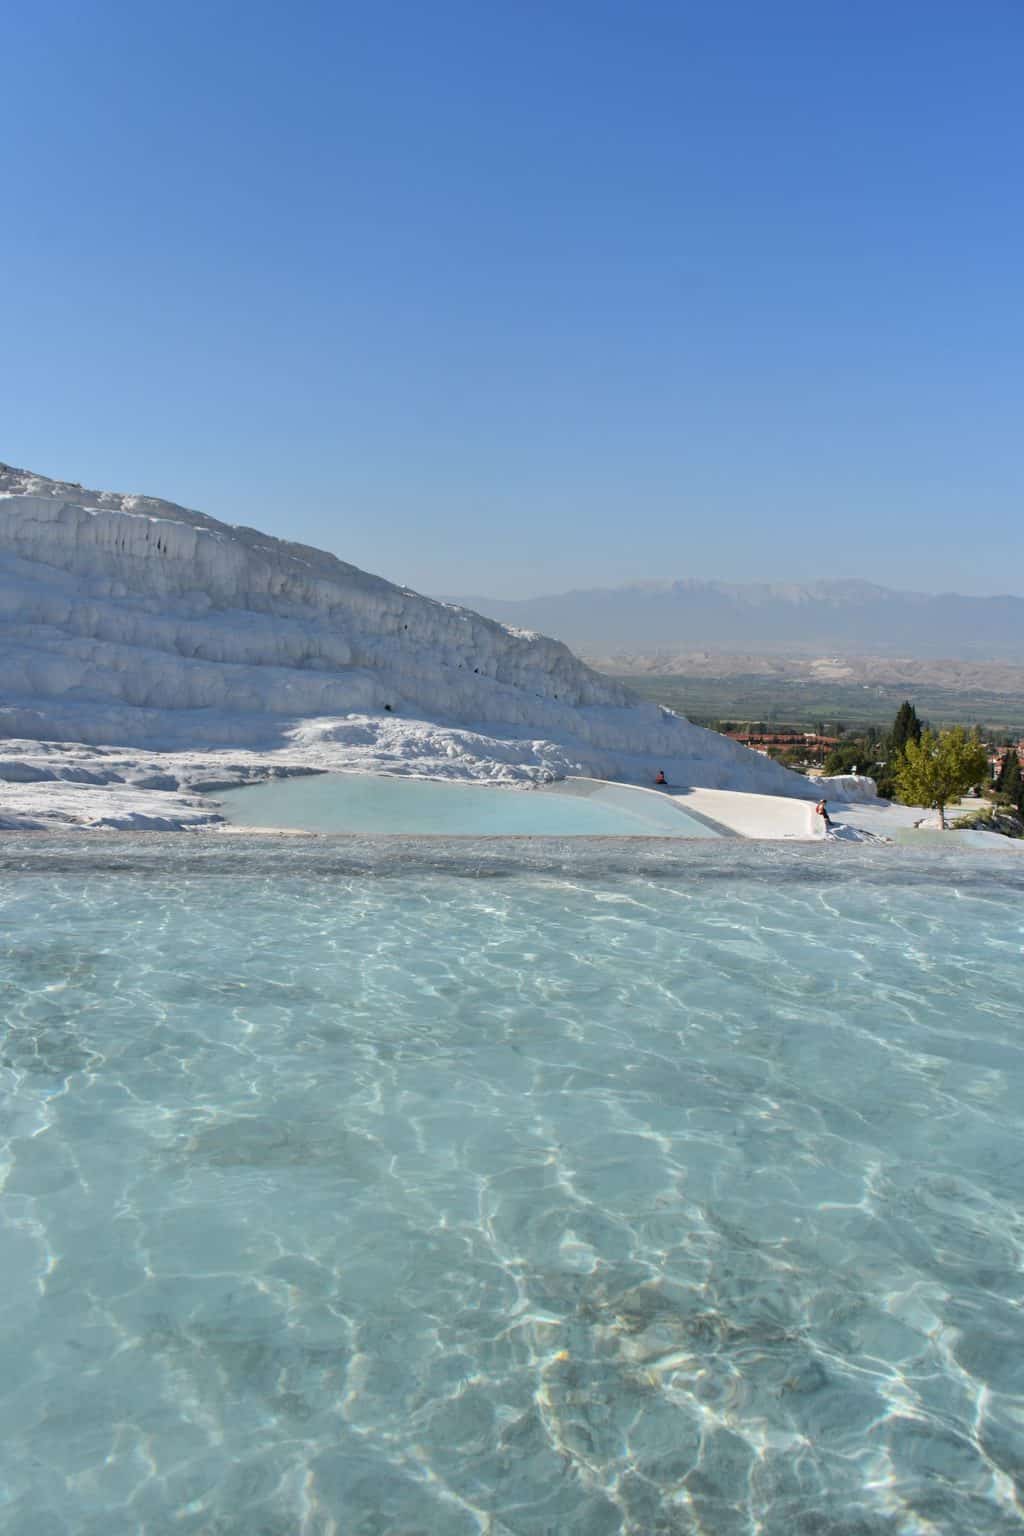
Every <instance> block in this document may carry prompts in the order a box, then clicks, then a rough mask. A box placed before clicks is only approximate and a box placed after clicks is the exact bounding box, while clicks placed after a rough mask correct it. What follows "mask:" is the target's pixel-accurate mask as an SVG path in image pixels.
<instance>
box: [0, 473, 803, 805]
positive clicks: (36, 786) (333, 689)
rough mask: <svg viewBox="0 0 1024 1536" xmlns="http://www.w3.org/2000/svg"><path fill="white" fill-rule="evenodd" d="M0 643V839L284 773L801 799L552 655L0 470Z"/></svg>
mask: <svg viewBox="0 0 1024 1536" xmlns="http://www.w3.org/2000/svg"><path fill="white" fill-rule="evenodd" d="M0 638H2V645H3V655H4V667H3V675H2V677H0V738H4V739H3V740H2V741H0V786H2V789H0V825H8V826H11V825H21V826H27V825H37V826H59V825H68V824H69V823H70V824H80V825H93V826H97V825H99V826H121V827H130V826H154V825H158V826H162V827H167V826H188V825H195V824H200V823H202V822H204V821H208V820H209V819H210V818H211V816H214V815H215V808H214V807H213V806H212V805H211V804H210V802H209V801H203V800H200V799H198V798H197V795H196V793H195V792H196V791H197V790H198V789H200V788H202V787H210V785H211V784H214V783H229V782H233V783H237V782H240V781H241V782H244V781H247V780H251V779H256V778H261V777H266V776H267V775H268V774H272V773H276V772H288V771H289V770H296V769H298V770H302V769H347V770H352V769H361V770H365V771H369V772H375V773H376V772H388V773H404V774H410V773H411V774H418V775H423V776H426V777H436V778H449V779H451V778H463V779H477V780H483V781H491V782H497V783H507V784H515V783H520V784H523V785H528V784H530V783H537V782H545V781H550V780H551V779H553V778H559V777H562V776H564V775H576V774H583V775H593V776H596V777H599V778H606V779H612V780H620V781H624V782H633V783H640V784H649V783H650V782H651V781H652V779H653V776H654V774H655V772H656V771H657V770H658V769H663V770H664V771H665V773H666V774H667V776H668V779H669V782H670V783H672V784H675V785H680V786H687V787H690V786H701V787H705V788H711V789H719V790H735V791H741V792H747V793H753V794H757V795H770V796H782V797H786V798H796V799H808V798H811V799H813V798H815V797H816V796H817V794H818V793H819V791H818V790H817V788H815V786H813V785H809V784H808V782H807V781H806V780H805V779H803V778H801V777H800V776H799V775H797V774H793V773H790V772H788V771H787V770H786V769H784V768H782V767H780V766H779V765H778V764H775V763H772V762H770V761H769V760H767V759H765V758H762V757H760V756H758V755H757V754H756V753H754V752H751V751H749V750H748V749H747V748H745V747H742V746H739V745H738V744H736V743H734V742H732V741H729V740H728V739H727V738H726V737H723V736H720V735H718V734H716V733H715V732H711V731H706V730H702V729H701V728H700V727H698V726H694V725H691V724H690V723H689V722H688V721H686V720H684V719H682V718H681V717H680V716H678V715H675V714H673V713H672V712H671V711H669V710H666V709H663V708H661V707H660V706H658V705H655V704H652V703H649V702H647V701H644V700H641V699H638V698H637V697H636V696H635V695H633V694H631V693H630V692H629V691H628V690H627V689H626V688H624V687H623V686H621V685H620V684H618V683H616V682H614V681H613V680H611V679H609V678H606V677H603V676H601V675H600V674H598V673H596V672H593V671H592V670H591V669H590V668H588V667H586V666H584V665H583V663H581V662H580V661H579V660H577V658H576V657H575V656H573V655H572V653H571V652H570V651H569V650H568V649H567V647H566V646H564V645H562V644H561V643H559V642H558V641H555V640H550V639H547V638H545V637H544V636H541V635H536V634H532V633H530V632H527V631H520V630H514V629H509V628H506V627H505V626H504V625H501V624H498V623H495V622H493V621H491V620H489V619H485V618H482V617H481V616H480V615H479V614H475V613H472V612H470V611H469V610H467V609H463V608H458V607H455V606H453V605H451V604H446V603H440V602H435V601H433V600H432V599H430V598H426V597H423V596H421V595H419V594H418V593H416V592H412V591H410V590H408V589H407V588H404V587H399V586H395V585H393V584H392V583H391V582H388V581H385V580H383V579H382V578H381V577H379V576H374V575H370V574H369V573H367V572H365V571H361V570H358V569H357V568H356V567H355V566H351V565H347V564H345V563H344V562H343V561H341V560H338V559H336V558H335V557H334V556H333V555H330V554H327V553H325V552H324V551H322V550H317V549H311V548H308V547H307V546H305V545H301V544H293V543H289V542H287V541H285V540H282V539H276V538H272V537H270V536H269V535H266V534H262V533H259V532H257V531H256V530H255V529H251V528H244V527H232V526H229V525H227V524H225V523H220V522H217V521H216V520H215V519H213V518H210V517H206V516H204V515H202V514H201V513H198V512H191V511H188V510H186V509H185V508H183V507H178V506H175V505H174V504H173V503H171V502H166V501H160V500H157V499H155V498H152V497H145V496H130V495H118V494H115V493H113V492H95V491H87V490H84V489H83V488H82V487H81V486H79V485H74V484H70V483H68V482H65V481H54V480H48V479H45V478H43V477H41V476H38V475H33V474H30V473H28V472H26V471H22V470H16V469H12V468H11V467H9V466H4V465H0Z"/></svg>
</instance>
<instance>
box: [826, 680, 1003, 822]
mask: <svg viewBox="0 0 1024 1536" xmlns="http://www.w3.org/2000/svg"><path fill="white" fill-rule="evenodd" d="M1011 759H1012V764H1011ZM854 768H857V769H859V771H860V772H861V773H867V774H870V776H871V777H872V778H873V779H874V780H875V782H876V783H877V785H878V792H879V794H880V795H883V796H884V797H885V798H886V799H887V800H892V799H900V800H903V801H905V802H906V803H907V804H908V805H926V806H931V807H934V808H935V809H936V810H937V811H938V813H939V825H940V826H941V827H945V825H946V806H947V805H949V803H950V802H951V801H952V800H958V799H959V798H960V796H961V795H962V794H964V793H965V791H966V790H968V789H970V788H971V787H972V786H974V785H982V784H986V783H987V781H988V754H987V752H986V751H985V748H984V746H983V745H982V742H981V738H980V736H979V734H978V732H977V730H973V731H970V732H968V731H965V730H964V728H963V726H962V725H958V726H955V727H954V728H953V729H952V730H948V731H939V732H938V733H936V732H935V731H932V730H929V729H928V728H927V727H926V726H924V725H923V724H922V722H921V721H920V720H919V719H918V715H917V711H916V709H915V708H914V706H913V704H911V703H910V701H909V699H906V700H904V702H903V703H902V704H901V705H900V707H899V710H898V712H897V715H896V718H895V720H894V721H893V723H892V729H891V730H890V731H889V732H888V733H887V734H886V735H881V734H880V733H878V732H872V733H868V734H866V735H865V736H862V737H859V738H857V739H856V740H853V741H844V742H840V743H839V745H838V746H837V747H836V749H835V751H833V752H831V753H830V754H829V756H828V758H827V759H826V761H825V770H824V771H825V772H826V773H827V774H833V773H852V772H853V771H854ZM1004 773H1005V775H1006V780H1007V786H1008V788H1007V792H1008V793H1009V795H1010V798H1011V799H1012V800H1013V801H1014V804H1015V805H1016V806H1018V807H1019V806H1020V804H1021V802H1022V800H1024V796H1022V794H1021V788H1020V777H1021V776H1020V765H1019V764H1018V762H1017V754H1016V752H1015V751H1010V752H1008V753H1007V757H1006V765H1004ZM1014 773H1015V774H1016V778H1015V779H1014V778H1013V775H1014ZM996 788H997V789H1000V790H1003V789H1004V785H1003V784H1000V783H997V785H996Z"/></svg>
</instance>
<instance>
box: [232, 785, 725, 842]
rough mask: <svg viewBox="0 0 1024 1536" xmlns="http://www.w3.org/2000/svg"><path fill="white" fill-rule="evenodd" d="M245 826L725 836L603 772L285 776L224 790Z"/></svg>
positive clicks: (310, 829)
mask: <svg viewBox="0 0 1024 1536" xmlns="http://www.w3.org/2000/svg"><path fill="white" fill-rule="evenodd" d="M217 800H218V803H219V804H220V806H221V807H222V810H223V813H224V816H225V817H226V819H227V820H228V821H229V822H232V823H233V824H234V825H236V826H240V827H281V828H289V829H302V830H303V831H307V832H338V833H341V832H345V833H360V832H362V833H373V834H377V833H404V834H409V835H434V836H442V837H443V836H447V837H458V836H487V837H515V836H520V837H586V836H589V837H595V836H605V837H611V836H619V837H622V836H635V837H715V836H719V835H720V834H721V832H722V831H723V830H724V829H721V828H717V827H715V826H713V825H712V824H711V823H709V822H708V821H707V820H706V819H702V818H698V817H697V816H694V815H691V814H689V813H687V812H686V811H683V810H681V809H680V807H679V805H678V804H677V803H676V802H675V801H673V800H672V799H670V798H669V797H668V796H667V795H665V796H663V795H658V794H656V793H653V792H647V791H643V790H638V789H632V788H629V787H627V786H625V785H618V784H604V783H602V782H601V781H600V780H597V779H587V780H580V779H574V780H570V781H568V782H567V783H565V784H552V785H545V786H544V787H543V788H541V789H532V790H523V789H511V788H507V787H506V788H500V787H496V786H492V785H482V784H452V783H446V782H442V781H438V780H431V779H412V778H398V777H389V776H387V775H368V774H356V773H325V774H316V775H310V776H302V777H298V778H289V779H276V780H274V781H272V782H271V783H267V784H255V785H252V786H250V787H248V788H245V789H235V790H229V791H227V792H226V793H220V794H218V796H217Z"/></svg>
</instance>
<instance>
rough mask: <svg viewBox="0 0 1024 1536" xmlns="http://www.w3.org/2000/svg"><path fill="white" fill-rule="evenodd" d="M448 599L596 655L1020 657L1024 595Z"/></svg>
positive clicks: (820, 584)
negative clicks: (726, 653) (847, 653)
mask: <svg viewBox="0 0 1024 1536" xmlns="http://www.w3.org/2000/svg"><path fill="white" fill-rule="evenodd" d="M451 601H453V602H458V603H462V604H464V605H465V606H466V607H468V608H473V609H475V610H476V612H478V613H484V614H486V615H487V616H488V617H489V618H493V619H499V620H500V621H501V622H502V623H503V624H511V625H518V626H521V627H522V628H524V629H535V630H540V631H541V632H542V633H543V634H547V635H554V636H556V637H557V638H558V639H559V640H564V641H565V642H566V644H567V645H570V646H572V648H573V649H574V650H576V651H580V652H583V653H584V654H587V655H591V656H609V655H612V654H613V653H614V652H616V651H618V650H628V651H655V650H669V651H685V650H693V649H703V650H726V651H760V652H769V653H771V652H775V653H781V652H786V653H789V654H793V653H800V652H804V653H808V654H820V653H821V652H823V651H825V652H832V651H838V652H843V651H852V652H855V653H857V654H860V655H864V654H865V653H872V654H883V655H884V654H890V655H899V656H920V657H944V656H959V657H965V658H967V657H975V658H982V657H985V658H994V659H1004V660H1019V659H1024V598H1021V597H1010V596H999V597H963V596H960V595H958V594H957V593H953V592H944V593H941V594H939V595H930V594H927V593H923V592H897V591H892V590H890V589H889V588H887V587H879V586H874V585H872V583H870V582H866V581H817V582H813V583H811V584H810V585H807V586H798V585H785V584H783V585H769V584H767V583H748V584H746V585H740V584H736V583H733V582H725V581H674V582H664V583H660V582H645V583H641V584H637V585H632V586H624V587H612V588H598V589H595V590H591V591H578V592H564V593H560V594H559V595H558V596H555V597H534V598H524V599H520V600H515V601H510V600H506V599H502V598H488V597H476V596H473V597H458V598H453V599H451Z"/></svg>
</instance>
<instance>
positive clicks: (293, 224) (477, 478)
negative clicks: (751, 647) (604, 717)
mask: <svg viewBox="0 0 1024 1536" xmlns="http://www.w3.org/2000/svg"><path fill="white" fill-rule="evenodd" d="M2 78H3V92H2V118H3V125H4V126H3V131H2V133H0V160H2V165H0V169H2V173H3V174H2V189H3V190H2V208H3V216H2V219H0V279H2V287H0V325H2V354H0V355H2V359H3V367H2V369H0V458H3V459H6V460H8V461H10V462H13V463H15V464H23V465H26V466H28V467H31V468H33V469H38V470H39V471H41V472H43V473H46V474H52V475H59V476H66V477H68V478H71V479H75V480H81V481H83V482H84V483H85V484H87V485H94V486H100V487H103V488H110V489H117V490H137V491H148V492H151V493H153V494H157V495H162V496H167V497H170V498H172V499H174V500H177V501H182V502H184V503H186V504H188V505H191V506H196V507H199V508H200V509H202V510H203V511H207V512H210V513H213V514H214V515H216V516H219V517H223V518H226V519H228V520H229V521H237V522H247V523H251V524H255V525H257V526H259V527H263V528H266V529H267V530H269V531H271V532H274V533H277V534H282V535H288V536H291V537H294V538H299V539H302V540H304V541H306V542H309V543H314V544H319V545H323V546H326V547H327V548H330V549H333V550H334V551H335V552H336V553H338V554H339V555H341V556H342V557H343V558H345V559H348V560H352V561H354V562H355V563H356V564H358V565H362V566H365V567H367V568H369V569H371V570H376V571H379V572H381V573H382V574H384V575H386V576H389V577H391V578H392V579H394V580H398V581H404V582H408V583H410V584H411V585H414V586H416V587H418V588H419V589H421V590H423V591H430V592H447V593H459V592H461V593H467V592H469V593H487V594H492V595H501V596H517V595H529V594H533V593H538V592H550V591H558V590H562V589H564V588H566V587H569V586H590V585H613V584H616V583H618V582H622V581H631V580H637V579H643V578H649V577H655V578H659V577H678V576H705V577H723V578H727V579H733V580H752V579H769V578H779V579H811V578H813V577H816V576H864V577H867V578H869V579H874V580H879V581H882V582H885V583H887V584H890V585H902V586H910V587H917V588H920V589H923V590H937V589H942V588H951V589H957V590H960V591H968V592H991V591H1007V590H1009V591H1016V592H1024V561H1022V556H1024V535H1022V517H1021V505H1022V502H1021V491H1022V483H1024V473H1022V449H1024V419H1022V418H1024V411H1022V406H1024V298H1022V295H1024V196H1022V182H1024V126H1022V125H1024V89H1022V80H1024V5H1022V4H1021V0H983V3H980V4H965V3H963V0H901V3H899V4H893V3H892V0H884V3H883V0H858V3H857V4H850V3H841V0H774V3H767V0H749V3H738V0H736V3H734V0H714V3H708V0H360V3H358V4H355V3H350V0H334V3H330V4H326V3H325V4H320V3H302V0H299V3H296V4H294V5H285V4H283V3H280V0H277V3H274V4H267V3H264V0H246V3H245V4H228V3H226V0H202V3H196V0H176V3H174V4H173V5H156V4H149V3H139V0H125V3H90V0H75V3H71V0H36V3H35V4H32V5H29V4H17V5H10V6H8V7H7V9H6V11H5V17H4V25H3V64H2Z"/></svg>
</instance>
